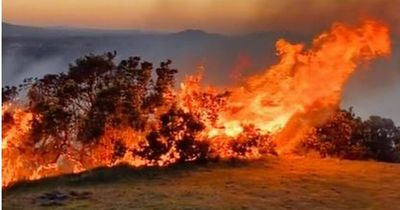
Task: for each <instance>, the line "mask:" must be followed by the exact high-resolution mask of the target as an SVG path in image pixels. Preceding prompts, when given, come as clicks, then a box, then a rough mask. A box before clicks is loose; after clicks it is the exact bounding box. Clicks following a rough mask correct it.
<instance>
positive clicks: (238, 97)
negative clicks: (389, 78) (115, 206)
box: [2, 20, 390, 186]
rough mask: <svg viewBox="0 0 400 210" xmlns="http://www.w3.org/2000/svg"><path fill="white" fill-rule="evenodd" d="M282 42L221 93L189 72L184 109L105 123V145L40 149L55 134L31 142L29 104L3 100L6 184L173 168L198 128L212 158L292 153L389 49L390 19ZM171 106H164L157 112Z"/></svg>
mask: <svg viewBox="0 0 400 210" xmlns="http://www.w3.org/2000/svg"><path fill="white" fill-rule="evenodd" d="M276 48H277V55H278V56H279V62H278V63H277V64H276V65H273V66H271V67H269V68H267V69H266V70H265V71H264V72H263V73H261V74H257V75H253V76H251V77H249V78H247V79H245V80H244V82H243V83H242V84H241V85H240V86H237V87H231V88H227V90H225V91H222V90H221V89H220V88H214V87H205V86H203V85H201V77H202V75H201V73H199V74H197V75H193V76H189V77H187V78H186V80H185V81H184V82H183V83H181V85H180V88H179V90H177V91H176V93H172V94H170V95H169V98H171V99H173V98H176V101H177V102H176V106H178V108H180V109H181V110H182V112H179V111H178V112H176V113H175V112H172V113H170V116H176V117H170V118H168V119H169V120H171V121H170V122H168V124H165V125H162V124H160V122H157V120H152V119H151V118H150V119H149V125H147V126H146V127H145V129H144V130H143V131H137V130H134V129H132V128H125V127H123V128H118V129H117V128H114V127H109V126H106V128H105V132H104V134H103V135H102V136H101V138H100V139H99V140H98V144H96V145H91V146H90V147H89V146H86V147H84V146H83V145H82V143H80V142H79V141H76V140H71V141H70V142H69V143H67V144H65V145H64V146H63V147H62V148H59V149H58V150H60V151H62V152H60V151H58V152H55V153H52V152H48V151H47V152H46V153H41V152H38V151H39V150H38V148H40V147H41V146H43V145H48V144H51V143H50V142H51V139H41V140H40V141H39V142H31V141H29V140H28V137H27V136H28V133H29V132H30V130H31V127H32V125H31V124H32V120H33V119H34V118H35V116H34V115H33V114H32V113H31V112H30V111H29V110H28V109H24V108H21V107H17V105H14V104H6V105H4V104H3V107H2V110H3V127H2V130H3V136H2V137H3V142H2V150H3V168H2V172H3V183H2V184H3V186H8V185H10V184H11V183H14V182H16V181H20V180H33V179H40V178H42V177H46V176H53V175H58V174H63V173H78V172H81V171H85V170H89V169H92V168H95V167H99V166H113V165H115V164H118V163H128V164H131V165H132V166H166V165H169V164H172V163H175V162H177V161H179V160H180V159H182V155H187V157H185V158H184V159H185V160H186V161H192V160H196V159H198V158H199V157H198V154H201V152H202V151H201V146H198V147H194V146H193V145H192V147H188V151H191V150H196V152H194V153H190V154H183V153H182V152H179V146H178V145H177V144H178V143H177V142H180V141H181V140H182V139H184V138H187V136H185V135H186V132H193V133H195V134H193V135H195V138H196V142H198V143H199V145H201V144H202V143H207V144H208V145H209V148H208V149H207V150H205V151H206V152H208V153H210V156H218V157H221V158H231V157H235V158H246V159H253V158H258V157H260V155H262V150H263V149H265V148H266V146H268V145H267V144H270V143H271V142H272V143H274V144H277V146H278V148H277V149H278V151H279V152H282V153H283V152H285V151H290V149H291V148H292V147H293V146H295V145H296V142H297V140H298V139H300V138H301V137H302V135H303V134H304V132H306V131H307V130H308V129H309V128H311V127H312V126H315V125H318V124H319V123H321V122H323V121H324V120H325V119H326V118H327V117H328V116H329V113H330V110H332V109H333V108H336V107H337V106H338V104H339V102H340V96H341V93H342V88H343V85H344V84H345V83H346V81H347V80H348V78H349V77H350V75H351V74H352V73H353V72H354V71H355V70H356V67H357V65H359V64H360V63H361V62H366V61H369V60H371V59H373V58H375V57H377V56H384V55H388V54H389V53H390V39H389V32H388V28H387V27H386V26H385V25H384V24H382V23H380V22H376V21H372V20H366V21H364V22H363V23H362V24H361V25H359V26H357V27H351V26H347V25H344V24H334V25H333V26H332V28H331V29H330V30H329V31H327V32H324V33H322V34H320V35H319V36H317V37H316V38H315V39H314V40H313V42H312V46H311V48H310V49H306V47H305V45H304V44H291V43H289V42H288V41H285V40H283V39H281V40H278V41H277V42H276ZM165 112H166V110H165V109H164V108H162V107H161V108H159V109H158V110H156V112H155V113H154V118H155V119H156V118H158V117H160V116H161V115H162V114H163V113H165ZM186 113H190V114H191V115H190V116H194V117H195V118H196V119H198V120H199V121H201V125H202V126H203V127H204V128H203V127H202V130H201V132H200V133H196V130H195V131H191V130H190V129H191V128H189V127H188V126H187V124H185V123H188V122H189V123H192V124H193V123H194V122H191V120H192V121H193V119H191V117H190V116H189V115H185V114H186ZM178 116H184V117H187V119H184V118H183V117H178ZM37 120H40V119H37ZM172 125H174V126H175V127H177V128H180V129H181V130H178V131H175V130H167V131H168V132H169V133H171V134H173V137H172V138H168V137H166V136H160V137H157V136H156V137H157V139H161V140H160V141H161V142H164V143H166V144H170V145H171V146H170V147H167V148H164V147H162V146H160V145H158V144H156V143H152V142H145V141H144V140H145V139H146V137H148V136H149V135H150V136H151V135H153V134H154V135H157V133H153V134H152V133H151V131H152V130H156V129H160V127H162V126H164V127H165V126H172ZM175 127H174V128H175ZM194 127H195V126H194ZM167 131H166V132H167ZM77 138H79V137H77ZM271 140H272V141H271ZM153 144H154V145H153ZM149 147H160V149H159V150H160V151H162V152H163V153H162V154H161V155H160V158H159V159H157V160H153V159H146V158H145V157H143V156H138V155H135V154H140V153H143V152H146V151H147V150H146V149H148V148H149ZM153 153H154V152H153ZM153 153H149V154H150V155H154V154H153Z"/></svg>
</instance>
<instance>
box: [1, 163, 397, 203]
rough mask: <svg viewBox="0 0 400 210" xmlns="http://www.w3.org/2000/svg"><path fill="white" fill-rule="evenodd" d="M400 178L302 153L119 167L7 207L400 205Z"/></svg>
mask: <svg viewBox="0 0 400 210" xmlns="http://www.w3.org/2000/svg"><path fill="white" fill-rule="evenodd" d="M399 178H400V164H398V165H396V164H387V163H378V162H369V161H365V162H361V161H345V160H335V159H323V160H321V159H314V158H300V157H285V158H279V159H278V158H268V159H264V160H260V161H255V162H230V163H209V164H207V165H202V166H198V165H181V166H175V167H171V168H164V169H142V170H138V169H136V170H135V169H129V168H126V167H118V168H113V169H99V170H96V171H92V172H88V173H84V174H81V175H74V176H64V177H58V178H52V179H48V180H41V181H38V182H36V183H26V184H21V185H19V186H14V187H13V188H11V189H7V190H5V191H3V209H28V208H29V209H42V208H43V209H78V208H79V209H388V210H390V209H393V210H394V209H398V207H399V206H400V193H398V189H400V182H399V181H396V180H398V179H399ZM46 193H47V194H46ZM46 205H48V207H45V206H46Z"/></svg>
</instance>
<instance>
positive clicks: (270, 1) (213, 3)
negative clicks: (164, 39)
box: [3, 0, 400, 33]
mask: <svg viewBox="0 0 400 210" xmlns="http://www.w3.org/2000/svg"><path fill="white" fill-rule="evenodd" d="M338 2H340V3H338ZM398 11H400V0H346V1H344V0H343V1H337V0H234V1H233V0H112V1H111V0H3V20H4V21H6V22H10V23H16V24H22V25H35V26H64V27H90V28H106V29H142V30H157V31H179V30H184V29H188V28H195V29H202V30H206V31H209V32H218V33H245V32H249V31H265V30H268V31H269V30H286V31H293V30H295V31H305V32H309V31H312V32H314V31H318V30H320V29H322V28H326V27H327V26H328V25H330V24H331V22H333V21H340V20H346V21H347V22H349V21H353V20H354V21H356V20H357V19H358V18H359V17H362V16H373V17H378V18H380V19H382V20H384V21H385V22H388V23H389V24H391V25H393V28H395V30H397V31H399V32H400V25H399V24H398V23H400V14H398V13H399V12H398Z"/></svg>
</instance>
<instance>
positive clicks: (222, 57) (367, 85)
mask: <svg viewBox="0 0 400 210" xmlns="http://www.w3.org/2000/svg"><path fill="white" fill-rule="evenodd" d="M304 19H307V17H304ZM322 20H324V18H322ZM280 21H283V22H282V23H280V24H278V23H276V24H277V26H276V27H278V26H279V25H285V24H286V25H287V27H288V28H292V26H290V24H289V23H290V22H291V20H290V19H288V20H280ZM326 21H328V18H326ZM278 22H279V21H278ZM391 24H392V23H391ZM322 26H323V24H321V25H316V26H313V27H315V28H309V29H307V30H309V31H313V30H317V29H318V27H322ZM299 27H300V26H299ZM327 27H328V26H327ZM293 28H296V27H295V26H293ZM309 31H308V32H307V31H306V33H305V32H304V31H293V30H291V31H290V30H286V28H280V29H278V28H276V29H274V30H271V31H260V32H254V33H246V34H241V35H222V34H214V33H207V32H204V31H201V30H184V31H181V32H174V33H155V32H143V31H136V30H120V31H108V30H87V29H79V30H78V29H59V28H57V29H55V28H50V29H49V28H36V27H24V26H16V25H11V24H6V23H3V37H2V39H3V66H2V67H3V73H2V74H3V81H2V82H3V85H16V84H18V83H20V82H21V81H22V80H23V79H24V78H26V77H40V76H42V75H44V74H47V73H57V72H63V71H67V70H68V65H69V64H70V63H73V62H74V60H75V59H77V58H79V57H80V56H83V55H85V54H89V53H103V52H106V51H113V50H116V51H117V52H118V57H117V58H118V59H121V58H125V57H127V56H136V55H138V56H140V57H142V59H144V60H147V61H150V62H153V63H154V64H155V65H157V64H158V63H159V62H161V61H163V60H165V59H171V60H172V61H173V66H174V67H176V68H178V70H179V75H178V79H179V80H181V79H182V78H183V77H184V76H185V75H189V74H193V73H194V72H196V70H197V69H198V68H199V67H200V66H201V67H202V68H204V70H205V74H204V75H205V83H208V84H213V85H229V84H232V83H235V82H237V80H238V79H240V77H241V76H246V75H250V74H254V73H256V72H259V71H263V70H264V69H265V68H266V67H268V66H269V65H271V64H273V63H274V62H276V55H275V49H274V48H275V47H274V46H275V41H276V40H277V39H279V38H285V39H287V40H289V41H291V42H299V41H301V42H305V43H308V44H309V43H310V40H311V39H312V35H311V33H310V32H309ZM392 37H393V38H394V40H393V52H392V55H391V56H390V57H387V58H382V59H378V60H377V61H376V60H374V61H373V62H372V63H370V64H365V65H362V66H361V67H360V69H359V70H358V71H356V73H355V74H354V75H353V77H352V78H351V80H350V82H349V83H348V84H347V86H346V88H345V92H344V94H343V97H342V99H343V101H342V107H344V108H347V107H349V106H353V107H354V110H355V111H356V113H357V114H359V115H361V116H362V117H364V118H365V117H368V116H369V115H380V116H383V117H388V118H392V119H393V120H395V121H396V122H397V124H400V112H399V110H398V107H400V83H399V82H398V81H400V59H399V58H400V43H399V40H398V38H397V37H399V36H398V35H397V33H396V32H395V31H393V33H392ZM232 75H233V76H232ZM238 77H239V78H238Z"/></svg>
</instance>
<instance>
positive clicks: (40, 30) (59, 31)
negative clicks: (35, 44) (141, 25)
mask: <svg viewBox="0 0 400 210" xmlns="http://www.w3.org/2000/svg"><path fill="white" fill-rule="evenodd" d="M2 27H3V37H54V36H56V37H57V36H96V35H97V36H99V35H115V34H121V35H122V34H144V33H153V32H143V31H140V30H104V29H90V28H66V27H48V28H46V27H35V26H22V25H14V24H10V23H6V22H2Z"/></svg>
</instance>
